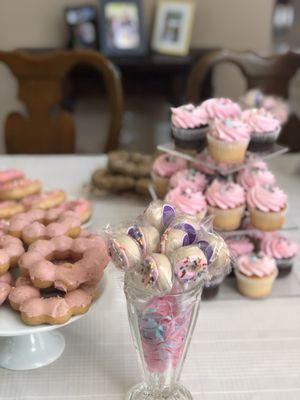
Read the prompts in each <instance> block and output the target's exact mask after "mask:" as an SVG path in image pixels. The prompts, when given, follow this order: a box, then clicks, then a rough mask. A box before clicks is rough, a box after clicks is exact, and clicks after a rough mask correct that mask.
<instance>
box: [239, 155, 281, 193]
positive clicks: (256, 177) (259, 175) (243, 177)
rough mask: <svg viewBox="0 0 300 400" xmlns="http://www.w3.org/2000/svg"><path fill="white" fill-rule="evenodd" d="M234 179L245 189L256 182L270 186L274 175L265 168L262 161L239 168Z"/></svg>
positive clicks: (273, 181) (273, 182)
mask: <svg viewBox="0 0 300 400" xmlns="http://www.w3.org/2000/svg"><path fill="white" fill-rule="evenodd" d="M236 180H237V182H238V183H239V184H240V185H241V186H243V188H244V189H245V190H249V189H251V188H252V187H253V186H254V185H256V184H259V185H262V184H267V185H270V186H271V185H274V184H275V176H274V175H273V174H272V172H271V171H269V170H268V169H267V166H266V164H265V163H264V162H262V163H260V162H255V163H253V164H250V165H248V166H247V167H246V168H244V169H242V170H240V171H239V172H238V174H237V176H236Z"/></svg>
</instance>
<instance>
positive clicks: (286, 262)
mask: <svg viewBox="0 0 300 400" xmlns="http://www.w3.org/2000/svg"><path fill="white" fill-rule="evenodd" d="M293 261H294V257H290V258H282V259H281V260H276V265H277V268H278V278H283V277H284V276H286V275H288V274H290V273H291V271H292V268H293Z"/></svg>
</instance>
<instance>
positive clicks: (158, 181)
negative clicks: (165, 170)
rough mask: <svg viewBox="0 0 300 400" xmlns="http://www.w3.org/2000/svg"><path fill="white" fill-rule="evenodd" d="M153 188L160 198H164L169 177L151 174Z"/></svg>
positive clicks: (167, 188)
mask: <svg viewBox="0 0 300 400" xmlns="http://www.w3.org/2000/svg"><path fill="white" fill-rule="evenodd" d="M151 178H152V181H153V186H154V190H155V192H156V194H157V196H158V197H159V198H160V199H164V197H165V195H166V194H167V192H168V190H169V178H165V177H162V176H158V175H156V174H153V173H152V174H151Z"/></svg>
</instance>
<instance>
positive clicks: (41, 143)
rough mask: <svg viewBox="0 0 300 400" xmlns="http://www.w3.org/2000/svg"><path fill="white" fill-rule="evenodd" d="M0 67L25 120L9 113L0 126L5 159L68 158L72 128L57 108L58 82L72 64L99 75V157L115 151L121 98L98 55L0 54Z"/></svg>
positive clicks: (109, 67) (111, 73) (68, 117)
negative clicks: (102, 118)
mask: <svg viewBox="0 0 300 400" xmlns="http://www.w3.org/2000/svg"><path fill="white" fill-rule="evenodd" d="M1 61H3V62H4V63H5V64H6V65H7V66H8V67H9V69H10V70H11V72H12V73H13V75H14V76H15V77H16V79H17V80H18V85H19V93H18V97H19V99H20V100H21V101H22V102H23V103H24V105H25V106H26V110H27V114H26V115H24V116H23V115H22V114H20V113H18V112H12V113H11V114H9V115H8V117H7V119H6V122H5V142H6V149H7V152H8V153H29V154H32V153H41V154H45V153H73V152H74V151H75V125H74V122H73V120H72V117H71V115H70V113H69V112H67V111H65V110H63V109H62V108H61V106H60V102H61V100H62V82H63V79H64V77H65V76H66V74H67V73H68V72H69V71H70V70H71V69H72V68H74V67H75V66H77V65H78V64H83V63H84V64H88V65H90V66H92V67H93V68H95V69H96V70H97V71H99V73H100V74H101V75H102V77H103V80H104V85H105V87H106V91H107V96H108V100H109V106H110V113H111V120H110V126H109V130H108V136H107V141H106V145H105V151H110V150H113V149H116V148H117V147H118V141H119V134H120V130H121V125H122V111H123V92H122V86H121V81H120V78H119V74H118V72H117V70H116V69H115V67H114V65H113V64H112V63H111V62H110V61H108V60H107V59H106V58H105V57H104V56H103V55H101V54H100V53H98V52H95V51H90V50H72V51H57V52H51V53H50V52H49V53H43V54H39V55H37V54H32V53H28V52H25V51H12V52H6V51H0V62H1Z"/></svg>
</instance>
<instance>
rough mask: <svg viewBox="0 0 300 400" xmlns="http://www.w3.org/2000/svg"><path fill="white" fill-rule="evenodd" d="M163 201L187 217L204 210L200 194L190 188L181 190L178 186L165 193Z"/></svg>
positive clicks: (204, 206) (203, 198)
mask: <svg viewBox="0 0 300 400" xmlns="http://www.w3.org/2000/svg"><path fill="white" fill-rule="evenodd" d="M165 200H166V201H167V202H170V203H171V204H173V205H174V206H175V207H176V208H177V209H179V210H180V211H182V212H184V213H185V214H188V215H195V214H198V213H199V212H201V211H204V210H205V208H206V201H205V197H204V196H203V194H202V192H200V191H195V190H192V189H190V188H188V189H182V188H181V187H179V186H178V187H176V188H175V189H172V190H170V191H169V192H168V193H167V195H166V198H165Z"/></svg>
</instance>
